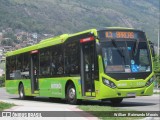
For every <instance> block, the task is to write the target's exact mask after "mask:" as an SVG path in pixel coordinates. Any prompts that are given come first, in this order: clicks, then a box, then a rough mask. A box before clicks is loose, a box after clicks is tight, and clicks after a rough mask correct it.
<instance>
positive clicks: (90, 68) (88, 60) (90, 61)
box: [81, 41, 95, 97]
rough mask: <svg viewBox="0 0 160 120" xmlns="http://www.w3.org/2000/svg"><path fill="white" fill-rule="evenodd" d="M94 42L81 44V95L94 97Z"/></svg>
mask: <svg viewBox="0 0 160 120" xmlns="http://www.w3.org/2000/svg"><path fill="white" fill-rule="evenodd" d="M94 46H95V44H94V41H90V42H85V43H81V80H82V95H83V96H91V97H94V96H95V85H94V66H95V59H94V58H95V47H94Z"/></svg>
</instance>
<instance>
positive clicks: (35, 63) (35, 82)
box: [30, 52, 39, 94]
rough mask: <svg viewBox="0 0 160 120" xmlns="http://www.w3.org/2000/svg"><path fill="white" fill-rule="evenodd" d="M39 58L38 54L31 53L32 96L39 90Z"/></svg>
mask: <svg viewBox="0 0 160 120" xmlns="http://www.w3.org/2000/svg"><path fill="white" fill-rule="evenodd" d="M38 57H39V56H38V53H36V52H35V53H34V52H33V53H31V64H30V65H31V66H30V76H31V89H32V94H34V93H35V92H36V91H37V90H38V69H39V68H38V67H39V65H38V63H39V62H38Z"/></svg>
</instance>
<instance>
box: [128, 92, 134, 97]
mask: <svg viewBox="0 0 160 120" xmlns="http://www.w3.org/2000/svg"><path fill="white" fill-rule="evenodd" d="M135 96H136V93H128V94H127V97H135Z"/></svg>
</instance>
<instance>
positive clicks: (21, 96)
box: [19, 84, 25, 99]
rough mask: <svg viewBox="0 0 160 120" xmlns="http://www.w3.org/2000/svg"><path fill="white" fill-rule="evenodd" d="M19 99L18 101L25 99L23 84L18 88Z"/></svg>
mask: <svg viewBox="0 0 160 120" xmlns="http://www.w3.org/2000/svg"><path fill="white" fill-rule="evenodd" d="M19 98H20V99H25V93H24V86H23V84H20V86H19Z"/></svg>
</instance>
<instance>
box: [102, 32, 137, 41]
mask: <svg viewBox="0 0 160 120" xmlns="http://www.w3.org/2000/svg"><path fill="white" fill-rule="evenodd" d="M105 36H106V38H130V39H134V38H135V33H134V32H127V31H106V33H105Z"/></svg>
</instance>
